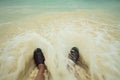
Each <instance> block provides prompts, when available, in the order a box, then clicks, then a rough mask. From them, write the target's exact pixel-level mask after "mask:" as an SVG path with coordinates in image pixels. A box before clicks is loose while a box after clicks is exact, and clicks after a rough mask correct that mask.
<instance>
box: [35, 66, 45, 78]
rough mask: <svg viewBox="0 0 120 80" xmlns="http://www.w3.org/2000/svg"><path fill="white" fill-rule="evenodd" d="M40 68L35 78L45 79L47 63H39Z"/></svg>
mask: <svg viewBox="0 0 120 80" xmlns="http://www.w3.org/2000/svg"><path fill="white" fill-rule="evenodd" d="M38 69H39V71H38V74H37V76H36V78H35V80H45V79H44V71H45V65H44V64H39V65H38Z"/></svg>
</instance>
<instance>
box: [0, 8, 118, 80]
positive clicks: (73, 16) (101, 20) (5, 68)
mask: <svg viewBox="0 0 120 80" xmlns="http://www.w3.org/2000/svg"><path fill="white" fill-rule="evenodd" d="M0 9H1V10H2V12H1V14H0V15H1V16H0V17H1V19H0V72H1V73H0V80H34V78H35V76H36V74H37V72H38V69H37V67H36V66H35V64H34V60H33V51H34V49H35V48H38V47H39V48H41V49H42V51H43V53H44V55H45V59H46V61H45V64H46V66H47V69H48V70H46V72H45V80H119V79H120V72H119V70H120V61H119V59H120V15H119V11H116V12H113V11H114V10H113V11H111V10H102V9H99V10H98V9H96V10H90V9H79V10H75V11H73V10H69V11H66V10H63V11H48V10H46V11H45V10H43V11H40V10H38V11H37V9H35V10H33V11H32V9H28V8H27V9H25V8H19V7H17V8H15V7H13V8H9V7H7V8H0ZM4 9H5V10H4ZM18 9H19V10H18ZM38 9H39V8H38ZM15 13H16V14H15ZM28 13H29V15H28ZM74 46H76V47H78V48H79V51H80V59H79V61H78V64H74V63H73V62H72V61H70V60H69V59H68V53H69V51H70V49H71V48H72V47H74Z"/></svg>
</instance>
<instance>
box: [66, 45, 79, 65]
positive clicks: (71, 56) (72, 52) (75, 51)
mask: <svg viewBox="0 0 120 80" xmlns="http://www.w3.org/2000/svg"><path fill="white" fill-rule="evenodd" d="M68 58H69V59H71V60H72V61H73V62H74V63H77V61H78V59H79V50H78V48H77V47H73V48H72V49H71V50H70V53H69V55H68Z"/></svg>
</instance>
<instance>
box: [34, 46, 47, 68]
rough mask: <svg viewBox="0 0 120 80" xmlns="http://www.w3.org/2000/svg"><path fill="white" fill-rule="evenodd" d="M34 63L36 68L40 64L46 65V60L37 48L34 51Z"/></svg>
mask: <svg viewBox="0 0 120 80" xmlns="http://www.w3.org/2000/svg"><path fill="white" fill-rule="evenodd" d="M34 61H35V64H36V66H38V65H39V64H44V61H45V58H44V55H43V52H42V50H41V49H40V48H37V49H35V51H34Z"/></svg>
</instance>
